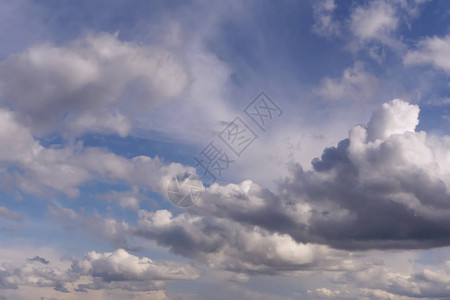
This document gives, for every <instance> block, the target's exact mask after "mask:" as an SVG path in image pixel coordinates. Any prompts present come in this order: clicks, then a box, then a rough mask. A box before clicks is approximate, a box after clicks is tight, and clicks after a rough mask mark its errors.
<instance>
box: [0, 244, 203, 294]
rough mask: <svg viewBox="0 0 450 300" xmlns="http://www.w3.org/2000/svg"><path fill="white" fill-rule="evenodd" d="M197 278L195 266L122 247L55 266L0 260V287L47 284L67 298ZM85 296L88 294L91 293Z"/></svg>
mask: <svg viewBox="0 0 450 300" xmlns="http://www.w3.org/2000/svg"><path fill="white" fill-rule="evenodd" d="M2 260H3V258H2ZM43 260H45V259H43ZM197 278H198V273H197V271H196V269H194V268H193V267H192V266H190V265H186V264H180V263H176V262H170V261H152V260H151V259H149V258H147V257H141V258H140V257H137V256H134V255H132V254H130V253H128V252H127V251H125V250H123V249H118V250H116V251H114V252H111V253H109V252H107V253H97V252H95V251H92V252H89V253H86V254H85V255H84V256H83V258H81V259H77V258H73V259H72V264H71V265H68V264H66V263H65V264H61V263H59V264H57V265H55V264H54V263H53V262H52V261H50V262H48V261H46V263H42V261H40V260H39V261H38V260H30V259H28V260H27V261H26V262H8V263H7V262H2V263H0V290H8V289H17V288H18V287H20V288H21V289H22V288H23V287H27V286H28V287H39V288H46V287H47V288H53V289H54V290H55V291H58V292H62V293H65V295H64V298H66V297H68V298H71V299H72V297H71V295H73V293H72V292H73V291H87V290H105V289H106V290H109V289H114V290H127V291H137V292H139V291H153V290H161V289H164V286H165V285H164V283H165V281H167V280H194V279H197ZM44 290H45V289H44ZM35 292H36V291H35ZM87 295H89V296H90V295H91V292H88V294H87ZM136 296H139V295H138V294H137V295H136Z"/></svg>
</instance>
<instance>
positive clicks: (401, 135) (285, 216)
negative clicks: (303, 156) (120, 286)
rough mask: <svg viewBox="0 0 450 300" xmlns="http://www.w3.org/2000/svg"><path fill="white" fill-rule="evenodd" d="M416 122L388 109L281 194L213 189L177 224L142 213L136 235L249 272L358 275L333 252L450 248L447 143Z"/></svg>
mask: <svg viewBox="0 0 450 300" xmlns="http://www.w3.org/2000/svg"><path fill="white" fill-rule="evenodd" d="M418 115H419V108H418V107H417V106H416V105H412V104H409V103H406V102H404V101H402V100H398V99H395V100H392V101H390V102H388V103H386V104H384V105H383V106H382V107H381V108H380V109H379V110H378V111H377V112H375V113H374V114H373V116H372V118H371V119H370V121H369V122H368V125H367V126H361V125H360V126H356V127H354V128H353V129H352V130H351V131H350V133H349V137H348V138H347V139H345V140H342V141H341V142H340V143H339V144H338V146H337V147H331V148H327V149H325V151H324V152H323V155H322V156H321V158H318V159H315V160H314V161H313V162H312V165H313V169H312V170H310V171H303V169H302V168H301V167H300V166H296V167H295V166H294V172H293V175H292V176H291V177H288V178H287V179H286V180H285V181H283V182H281V183H280V184H279V190H278V191H277V192H276V193H273V192H271V191H269V190H267V189H265V188H261V187H260V186H258V185H257V184H254V183H252V182H251V181H245V182H243V183H241V184H239V185H235V184H229V185H226V186H220V185H218V184H213V185H212V186H210V187H209V188H208V189H207V190H206V191H205V192H204V194H203V196H202V199H201V200H200V201H199V202H198V203H197V204H196V206H193V207H190V208H189V209H188V210H187V211H186V212H185V213H182V214H179V215H177V216H173V215H172V214H171V213H170V212H169V211H166V210H158V211H156V212H147V211H143V210H141V211H140V213H139V221H138V228H137V231H136V234H138V235H141V236H144V237H147V238H149V239H154V240H156V241H157V242H158V243H159V244H160V245H163V246H166V247H169V248H170V250H171V251H172V252H174V253H176V254H180V255H183V256H186V257H192V258H196V259H199V260H201V261H204V262H207V263H208V264H209V265H210V266H218V267H221V268H225V269H228V270H233V271H238V272H243V271H245V272H249V273H251V272H255V273H258V272H260V273H280V272H281V273H283V272H290V271H298V270H317V269H335V270H340V269H358V268H361V267H362V266H361V264H360V263H358V262H355V261H352V260H350V261H349V260H346V259H345V258H346V256H347V255H351V253H348V252H340V251H336V250H331V249H329V248H328V247H332V248H343V249H350V250H355V249H371V248H380V249H385V248H400V249H405V248H406V249H410V248H430V247H436V246H444V245H449V243H450V240H449V239H448V236H449V234H450V222H449V214H450V210H449V209H450V206H449V203H448V199H450V192H449V189H450V151H449V142H448V140H449V139H448V138H445V137H444V138H439V137H429V136H427V134H426V133H425V132H416V131H415V127H416V126H417V124H418ZM320 244H322V245H323V246H320Z"/></svg>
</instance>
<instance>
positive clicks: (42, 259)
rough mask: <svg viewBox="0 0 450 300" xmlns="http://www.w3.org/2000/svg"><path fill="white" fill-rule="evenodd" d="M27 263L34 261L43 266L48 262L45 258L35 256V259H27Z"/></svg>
mask: <svg viewBox="0 0 450 300" xmlns="http://www.w3.org/2000/svg"><path fill="white" fill-rule="evenodd" d="M28 261H30V262H33V261H35V262H40V263H42V264H44V265H48V264H49V263H50V262H49V261H48V260H46V259H45V258H43V257H40V256H37V255H36V256H35V257H33V258H29V259H28Z"/></svg>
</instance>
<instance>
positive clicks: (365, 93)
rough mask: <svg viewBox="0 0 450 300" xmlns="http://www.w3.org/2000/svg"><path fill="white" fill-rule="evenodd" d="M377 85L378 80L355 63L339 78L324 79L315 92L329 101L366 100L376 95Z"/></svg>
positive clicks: (361, 64) (361, 65)
mask: <svg viewBox="0 0 450 300" xmlns="http://www.w3.org/2000/svg"><path fill="white" fill-rule="evenodd" d="M378 85H379V80H378V78H377V77H376V76H374V75H372V74H371V73H369V72H367V71H366V70H365V69H364V64H363V63H362V62H355V65H354V66H353V67H352V68H347V69H345V70H344V72H343V74H342V77H341V78H329V77H326V78H324V79H323V80H322V82H321V84H320V87H319V88H317V89H316V91H315V92H316V93H317V94H319V95H320V96H322V97H324V98H326V99H331V100H341V99H352V100H361V99H363V100H368V99H372V98H373V97H374V96H375V95H376V92H377V87H378Z"/></svg>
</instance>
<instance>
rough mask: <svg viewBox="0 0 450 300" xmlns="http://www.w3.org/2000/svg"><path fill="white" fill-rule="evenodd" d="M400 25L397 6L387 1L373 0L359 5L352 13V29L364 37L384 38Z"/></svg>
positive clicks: (364, 38)
mask: <svg viewBox="0 0 450 300" xmlns="http://www.w3.org/2000/svg"><path fill="white" fill-rule="evenodd" d="M397 26H398V18H397V16H396V11H395V8H394V7H393V6H392V5H391V4H390V3H388V2H385V1H372V2H370V4H369V5H367V6H359V7H357V8H356V9H355V10H354V11H353V13H352V15H351V30H352V31H353V33H354V34H355V35H356V36H357V37H359V38H361V39H363V40H367V39H382V38H383V36H388V35H390V34H391V33H392V32H393V31H394V30H395V29H396V28H397Z"/></svg>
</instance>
